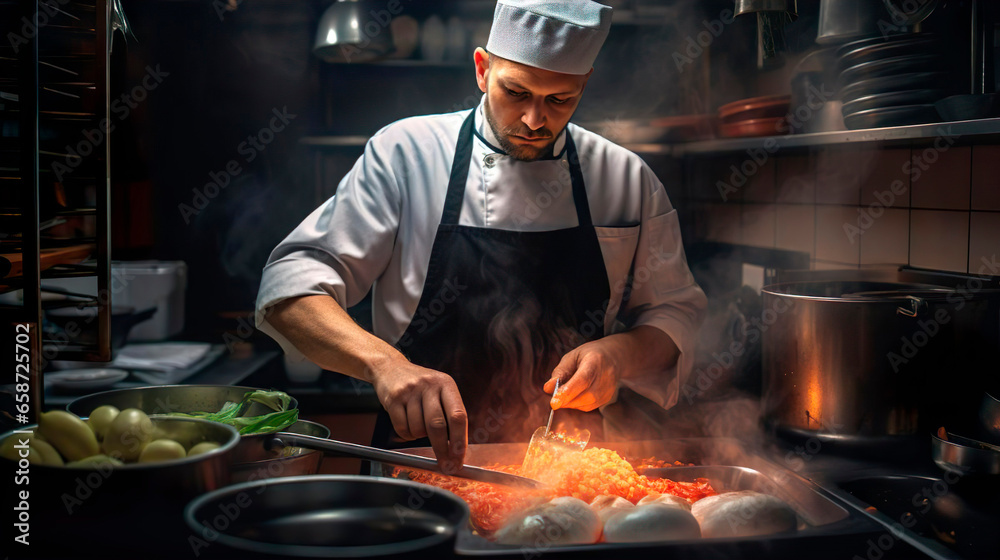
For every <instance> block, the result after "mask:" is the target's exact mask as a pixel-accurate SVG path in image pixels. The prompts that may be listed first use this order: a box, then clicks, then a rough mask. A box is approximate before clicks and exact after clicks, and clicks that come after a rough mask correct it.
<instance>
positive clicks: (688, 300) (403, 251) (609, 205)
mask: <svg viewBox="0 0 1000 560" xmlns="http://www.w3.org/2000/svg"><path fill="white" fill-rule="evenodd" d="M474 110H475V111H476V117H475V130H476V131H477V134H476V138H475V139H474V143H473V148H472V162H471V164H470V166H469V176H468V179H467V182H466V188H465V198H464V201H463V206H462V211H461V215H460V217H459V224H460V225H467V226H473V227H483V228H496V229H507V230H518V231H547V230H555V229H563V228H570V227H574V226H576V225H578V222H577V216H576V208H575V206H574V204H573V196H572V184H571V180H570V176H569V164H568V161H567V158H566V153H565V144H566V141H565V140H566V130H568V131H569V133H570V134H572V136H573V140H574V141H575V142H576V146H577V152H578V154H579V158H580V166H581V170H582V172H583V177H584V183H585V185H586V191H587V200H588V201H589V204H590V212H591V215H592V217H593V222H594V225H595V229H596V230H597V237H598V240H599V242H600V246H601V252H602V255H603V257H604V265H605V268H606V269H607V273H608V281H609V284H610V287H611V300H610V302H609V304H608V312H607V313H606V314H605V316H604V317H600V316H595V317H592V318H591V319H592V320H593V322H594V323H603V325H601V327H603V330H604V333H605V334H612V333H614V332H619V331H622V330H625V329H627V328H631V327H634V326H638V325H651V326H654V327H656V328H659V329H661V330H662V331H664V332H665V333H667V334H668V335H670V337H671V338H672V339H673V340H674V342H675V343H676V344H677V346H678V348H679V349H680V351H681V356H680V359H679V360H678V364H677V365H676V366H674V367H673V368H671V370H669V371H663V372H656V373H654V374H650V375H646V376H644V377H631V378H628V379H623V380H622V384H623V385H625V386H627V387H629V388H631V389H632V390H634V391H636V392H638V393H639V394H641V395H643V396H645V397H647V398H649V399H650V400H652V401H654V402H656V403H657V404H659V405H660V406H662V407H664V408H669V407H671V406H673V405H674V404H676V402H677V397H678V393H679V390H680V384H681V382H683V381H684V379H686V377H687V376H688V375H689V373H690V370H691V366H692V362H693V360H694V350H695V341H696V335H697V328H698V325H699V323H700V320H701V316H702V314H703V312H704V309H705V307H706V299H705V294H704V293H703V292H702V290H701V288H699V287H698V285H697V284H696V283H695V281H694V278H693V277H692V276H691V272H690V270H689V269H688V266H687V260H686V259H685V256H684V252H683V248H682V245H681V235H680V227H679V224H678V221H677V211H676V210H674V209H673V207H672V206H671V204H670V201H669V200H668V198H667V194H666V192H665V190H664V188H663V185H662V184H661V183H660V181H659V180H657V178H656V176H655V175H654V174H653V172H652V170H650V168H649V167H648V166H647V165H646V164H645V163H644V162H643V161H642V159H640V158H639V157H638V156H637V155H635V154H634V153H632V152H630V151H628V150H626V149H624V148H622V147H620V146H618V145H616V144H613V143H611V142H609V141H608V140H606V139H604V138H602V137H601V136H598V135H597V134H594V133H593V132H590V131H588V130H585V129H583V128H580V127H579V126H576V125H574V124H569V125H567V127H566V130H564V131H563V132H562V133H561V134H560V135H559V137H558V138H557V139H556V141H555V143H554V150H553V151H554V153H555V154H557V155H556V156H554V157H553V158H552V159H549V160H541V161H534V162H525V161H519V160H516V159H514V158H511V157H510V156H507V155H506V154H505V153H503V152H502V151H501V150H500V149H499V148H497V147H495V146H496V145H497V144H498V142H496V140H495V136H494V135H493V134H492V130H491V129H490V127H489V126H488V125H485V124H484V123H485V121H484V118H483V104H482V102H480V104H479V106H478V107H477V108H476V109H474ZM468 114H469V110H465V111H459V112H455V113H448V114H442V115H428V116H420V117H412V118H408V119H403V120H401V121H398V122H395V123H392V124H390V125H388V126H386V127H385V128H383V129H382V130H380V131H379V132H377V133H376V134H375V135H374V136H373V137H372V138H371V139H370V140H369V141H368V143H367V145H366V147H365V152H364V155H362V156H361V158H360V159H358V161H357V163H355V165H354V167H353V169H352V170H351V171H350V173H348V174H347V176H346V177H344V179H343V180H342V181H341V182H340V185H339V186H338V187H337V191H336V193H335V194H334V196H332V197H331V198H330V199H329V200H327V201H326V202H325V203H324V204H323V205H322V206H320V207H319V208H317V209H316V210H314V211H313V212H312V213H311V214H310V215H309V216H308V217H306V219H305V220H304V221H303V222H302V223H301V224H300V225H299V226H298V227H297V228H295V230H293V231H292V232H291V233H290V234H289V235H288V237H286V238H285V239H284V240H283V241H282V242H281V243H280V244H278V246H277V247H276V248H275V249H274V251H273V252H272V253H271V256H270V258H269V259H268V262H267V264H266V265H265V267H264V272H263V278H262V279H261V286H260V292H259V294H258V296H257V314H256V322H257V326H258V328H260V329H261V330H262V331H264V332H265V333H267V334H268V335H270V336H271V337H272V338H274V339H275V340H277V341H278V342H279V343H280V344H281V346H282V347H283V348H284V350H285V352H286V353H288V354H290V355H292V356H293V357H298V358H300V359H301V354H300V353H299V352H298V351H297V350H296V349H295V347H294V346H293V345H292V344H291V343H289V341H288V340H286V339H285V338H284V337H283V336H282V335H281V334H280V333H278V332H277V331H276V330H275V329H274V328H273V327H272V326H271V325H270V324H269V323H268V322H267V309H268V308H269V307H271V306H273V305H274V304H276V303H278V302H280V301H282V300H284V299H286V298H290V297H296V296H304V295H329V296H331V297H333V298H334V299H335V300H336V301H337V302H338V303H339V304H340V305H341V306H343V307H350V306H352V305H355V304H357V303H358V302H359V301H361V300H362V299H363V298H364V296H365V295H366V294H367V293H368V291H369V289H371V290H372V308H373V309H372V325H373V331H374V334H375V335H376V336H378V337H380V338H382V339H383V340H385V341H387V342H389V343H395V342H396V341H397V340H398V339H399V338H400V337H401V336H402V335H403V332H404V331H405V330H406V328H407V326H408V325H409V323H410V319H411V318H412V317H413V315H414V313H415V312H416V309H417V304H418V302H419V300H420V294H421V292H422V290H423V286H424V280H425V278H426V276H427V266H428V262H429V261H430V256H431V247H432V245H433V243H434V237H435V234H436V232H437V228H438V225H439V224H440V221H441V213H442V211H443V208H444V199H445V193H446V191H447V187H448V179H449V177H450V175H451V166H452V161H453V159H454V154H455V145H456V142H457V139H458V131H459V128H460V127H461V125H462V122H463V121H464V120H465V118H466V117H467V116H468ZM629 274H632V275H633V281H632V286H631V295H630V297H629V300H628V303H627V305H626V306H625V309H624V310H621V309H620V308H621V302H622V296H623V294H624V293H625V292H626V286H627V281H628V280H627V279H628V277H629ZM619 311H621V313H618V312H619ZM602 319H603V320H602ZM616 319H617V320H616ZM622 320H624V322H623V321H622ZM581 330H582V329H581Z"/></svg>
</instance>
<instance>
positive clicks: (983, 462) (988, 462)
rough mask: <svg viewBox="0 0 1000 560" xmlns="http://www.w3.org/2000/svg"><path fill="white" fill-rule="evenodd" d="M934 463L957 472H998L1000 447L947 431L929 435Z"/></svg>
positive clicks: (999, 469)
mask: <svg viewBox="0 0 1000 560" xmlns="http://www.w3.org/2000/svg"><path fill="white" fill-rule="evenodd" d="M931 453H932V458H933V459H934V464H936V465H937V466H939V467H941V468H942V469H944V470H946V471H951V472H955V473H959V474H963V475H964V474H972V473H979V474H1000V447H997V446H995V445H989V444H985V443H983V442H980V441H976V440H973V439H969V438H965V437H961V436H956V435H955V434H952V433H949V434H948V439H947V440H943V439H941V438H940V437H938V436H937V435H932V436H931Z"/></svg>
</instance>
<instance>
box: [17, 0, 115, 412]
mask: <svg viewBox="0 0 1000 560" xmlns="http://www.w3.org/2000/svg"><path fill="white" fill-rule="evenodd" d="M0 11H2V19H3V20H5V22H4V24H3V27H4V36H5V37H8V38H10V37H11V36H10V35H8V31H10V32H12V33H14V34H15V38H16V41H15V40H11V41H10V47H9V48H8V47H7V46H6V45H5V46H4V50H2V51H0V58H2V62H3V64H4V66H3V68H4V69H5V70H4V72H3V75H0V91H3V92H4V93H5V94H6V95H5V96H4V99H3V105H2V106H0V116H2V117H3V134H2V137H0V142H2V145H0V151H2V152H5V153H4V154H3V155H4V157H5V159H4V161H3V162H2V163H0V176H2V179H0V189H2V191H4V201H3V211H2V218H3V222H2V224H0V242H2V243H3V247H4V250H3V251H2V252H3V253H4V254H5V256H6V257H9V258H5V259H4V260H6V261H8V262H9V263H10V267H9V268H7V267H6V266H4V268H6V270H2V269H0V272H3V273H4V274H3V276H4V277H2V278H0V293H2V294H4V296H5V297H4V300H3V303H0V325H3V326H4V328H12V326H13V325H14V324H27V325H28V326H29V327H28V328H29V330H30V332H31V352H30V353H31V356H32V361H31V370H32V374H33V376H34V379H35V380H36V381H38V380H40V378H39V377H38V373H39V372H40V371H41V369H42V368H44V366H45V363H46V361H48V360H53V359H63V360H89V361H108V360H110V359H111V295H110V294H111V292H110V290H109V287H110V277H111V254H110V253H111V251H110V220H109V215H110V196H109V194H110V193H109V190H110V157H109V156H110V148H109V138H108V134H107V133H106V132H105V133H104V134H103V136H102V137H101V138H100V139H99V140H96V141H95V140H93V138H94V137H93V134H92V131H94V130H95V129H97V130H100V128H101V127H102V122H103V123H104V125H103V126H104V128H105V130H106V129H107V125H108V123H110V122H111V121H110V118H111V117H110V98H109V87H110V77H109V71H108V69H109V63H110V49H109V42H110V38H111V32H112V30H111V26H110V23H111V21H112V6H111V2H109V0H95V1H94V2H92V3H90V4H87V3H83V2H74V3H70V4H63V3H58V4H57V3H54V2H49V3H42V2H39V1H38V0H29V1H23V0H22V1H19V2H13V3H12V2H0ZM25 22H31V23H32V24H33V25H32V26H25V25H22V24H24V23H25ZM25 29H28V30H29V31H30V32H27V33H26V32H24V30H25ZM74 92H75V93H74ZM73 98H75V99H76V101H74V100H73ZM88 98H89V99H91V100H92V102H93V107H87V106H86V105H87V99H88ZM74 103H75V105H74ZM105 119H107V120H105ZM88 133H91V135H90V136H87V134H88ZM84 144H86V147H87V148H88V149H87V153H86V154H84V152H83V150H80V152H79V154H76V157H77V158H78V159H76V160H71V159H70V157H72V155H73V153H74V151H73V149H72V147H74V146H84ZM64 146H65V148H63V147H64ZM15 153H16V154H15ZM15 162H16V164H15V165H14V166H11V165H10V164H11V163H15ZM60 163H63V164H68V163H71V164H73V165H71V166H65V167H66V170H67V171H65V172H63V173H58V172H57V170H58V169H59V167H58V165H59V164H60ZM15 193H16V194H15ZM84 193H88V194H87V195H85V194H84ZM87 199H89V200H87ZM61 225H64V226H66V227H65V228H64V231H62V232H59V233H58V234H56V235H50V234H49V233H48V232H49V231H52V230H51V229H50V228H53V227H58V226H61ZM71 226H73V227H71ZM74 228H75V230H74ZM5 264H7V263H4V262H3V261H0V265H5ZM18 268H19V269H20V271H19V272H18ZM73 277H91V278H95V279H96V283H95V289H94V291H93V293H87V294H86V295H85V297H79V298H70V299H68V300H67V299H64V300H62V301H56V302H49V301H48V300H43V290H42V282H43V281H44V280H49V279H57V278H73ZM18 291H19V292H20V294H22V295H21V296H20V297H16V296H15V294H16V293H18ZM70 305H72V306H74V307H79V308H80V309H85V310H86V311H87V312H90V310H91V309H93V310H94V313H93V314H92V316H90V315H88V318H86V319H85V320H80V321H78V322H77V324H76V325H75V328H74V329H73V330H74V331H79V332H87V333H90V334H91V335H92V338H93V342H81V341H80V339H78V338H77V337H74V336H73V334H72V332H70V329H66V330H65V331H64V334H65V336H63V337H59V336H54V335H58V334H59V333H58V330H57V329H51V328H48V327H47V326H46V323H45V321H44V317H45V310H47V309H50V308H56V307H68V306H70ZM8 325H10V326H11V327H8ZM35 385H36V387H38V388H40V386H41V383H36V384H35ZM35 402H36V403H39V402H40V401H39V400H36V401H35Z"/></svg>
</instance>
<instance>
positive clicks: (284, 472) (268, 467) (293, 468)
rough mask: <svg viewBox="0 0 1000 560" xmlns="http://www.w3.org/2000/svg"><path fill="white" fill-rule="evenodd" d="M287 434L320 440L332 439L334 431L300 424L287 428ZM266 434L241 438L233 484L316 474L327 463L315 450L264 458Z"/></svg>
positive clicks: (297, 449)
mask: <svg viewBox="0 0 1000 560" xmlns="http://www.w3.org/2000/svg"><path fill="white" fill-rule="evenodd" d="M284 431H285V432H289V433H293V434H303V435H307V436H314V437H319V438H328V437H330V429H329V428H327V427H326V426H324V425H322V424H317V423H316V422H309V421H307V420H299V421H298V422H296V423H294V424H292V425H291V426H289V427H287V428H285V430H284ZM265 437H266V436H265V435H264V434H254V435H247V436H240V443H239V444H238V445H237V446H236V448H235V449H234V450H233V465H232V479H233V482H246V481H248V480H258V479H265V478H279V477H285V476H301V475H306V474H316V473H318V472H319V467H320V464H321V463H322V462H323V453H321V452H319V451H316V450H313V449H303V448H300V447H286V448H284V449H282V450H280V451H279V452H278V453H274V454H271V455H267V456H263V457H262V456H260V452H261V451H262V449H263V444H262V442H260V441H259V440H262V439H264V438H265Z"/></svg>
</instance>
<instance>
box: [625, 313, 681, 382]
mask: <svg viewBox="0 0 1000 560" xmlns="http://www.w3.org/2000/svg"><path fill="white" fill-rule="evenodd" d="M611 336H615V337H622V342H623V345H624V347H623V352H624V355H625V356H626V358H625V359H627V360H629V362H628V363H629V366H628V367H626V368H623V370H622V377H623V378H626V379H627V378H631V377H641V376H644V375H648V374H650V373H656V372H661V371H665V370H668V369H670V368H672V367H674V365H676V364H677V360H678V358H680V355H681V352H680V350H679V349H678V348H677V344H676V343H674V339H673V338H671V337H670V335H668V334H667V333H665V332H663V331H662V330H660V329H658V328H656V327H653V326H649V325H639V326H637V327H635V328H633V329H630V330H628V331H625V332H623V333H618V334H615V335H611Z"/></svg>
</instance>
